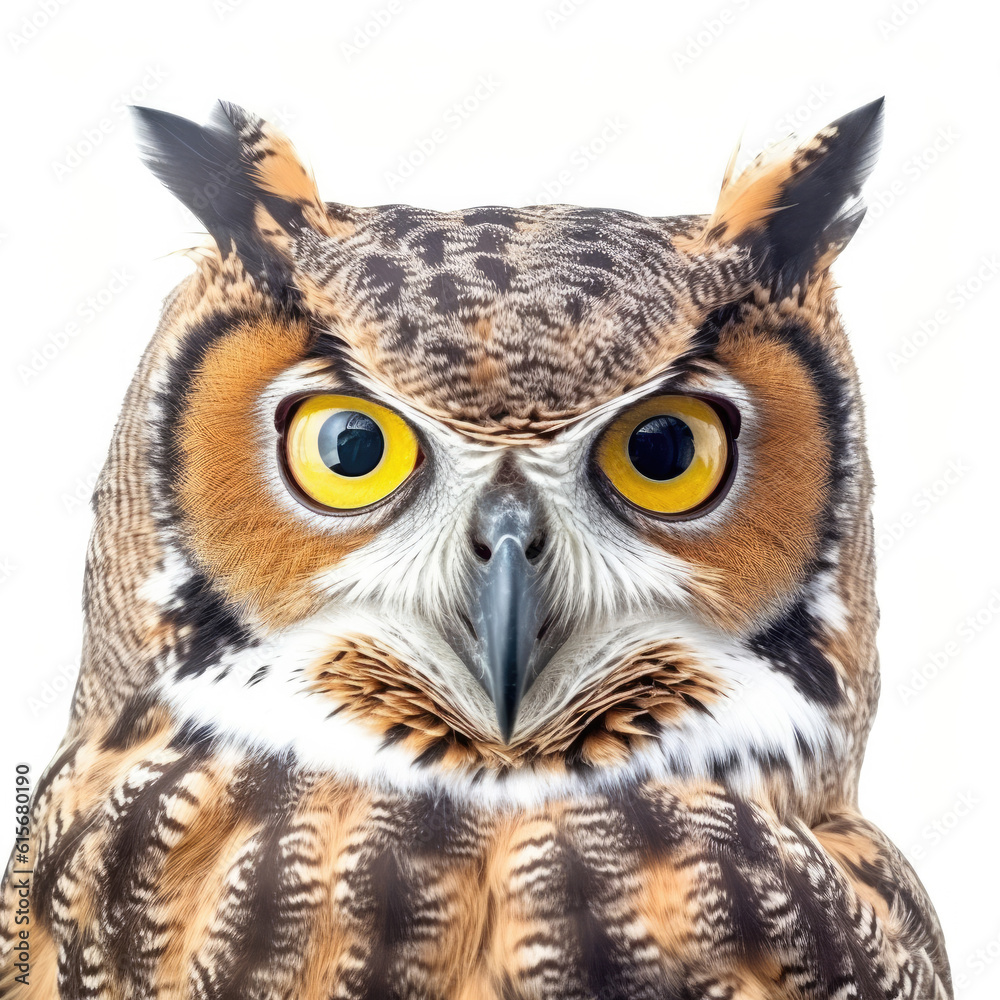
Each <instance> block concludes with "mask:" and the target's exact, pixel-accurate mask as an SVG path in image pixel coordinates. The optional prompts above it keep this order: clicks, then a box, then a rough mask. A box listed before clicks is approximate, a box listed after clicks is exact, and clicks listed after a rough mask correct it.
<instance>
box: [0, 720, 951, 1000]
mask: <svg viewBox="0 0 1000 1000" xmlns="http://www.w3.org/2000/svg"><path fill="white" fill-rule="evenodd" d="M203 736H204V734H199V733H196V732H194V733H192V732H187V733H183V732H182V733H179V732H178V731H177V730H176V729H175V728H174V727H173V726H172V725H170V723H169V720H168V719H167V717H166V715H165V714H164V713H161V712H158V711H154V712H151V713H150V714H149V715H148V716H147V717H146V718H145V719H144V720H143V722H142V724H141V725H138V726H135V727H132V728H131V729H130V730H128V731H124V732H122V731H117V732H116V731H113V730H109V731H108V732H107V733H105V734H104V737H103V739H101V740H100V741H99V742H97V743H93V742H87V741H85V740H80V741H74V742H72V743H70V744H68V745H67V746H66V748H65V750H64V752H63V753H62V754H61V755H60V756H59V757H58V758H57V759H56V760H55V761H54V762H53V764H52V766H51V768H50V770H49V772H48V773H47V775H46V777H45V779H44V782H43V784H42V786H40V788H39V790H38V793H37V796H36V802H35V816H34V821H35V823H36V825H37V828H38V830H39V831H41V834H40V837H39V839H38V840H37V843H36V846H35V855H34V857H33V859H32V866H33V868H34V873H35V874H34V886H35V891H34V896H33V898H34V899H35V900H37V901H39V902H37V903H36V904H35V905H36V906H38V907H39V909H38V912H36V913H35V914H34V917H35V918H36V923H37V925H38V926H39V927H42V926H45V927H48V928H49V930H48V931H47V932H46V934H45V935H44V936H42V935H41V934H36V937H35V938H33V943H32V948H33V949H34V953H33V972H32V985H31V987H30V988H27V989H25V988H22V987H21V986H19V985H18V984H16V983H13V984H12V981H11V979H10V978H7V979H6V980H5V981H4V982H3V984H2V985H3V986H4V987H5V989H4V995H6V996H8V997H10V998H11V1000H14V998H25V997H37V998H42V997H45V998H48V997H51V996H54V995H55V993H54V988H55V984H56V982H58V984H59V990H60V995H61V996H64V997H108V998H112V997H155V998H157V1000H167V998H177V1000H180V998H182V997H183V998H189V997H190V998H206V1000H207V998H223V997H227V998H228V997H232V998H236V997H254V998H261V1000H264V998H279V997H297V998H302V1000H313V998H327V997H330V998H344V1000H346V998H358V1000H361V998H368V1000H375V998H395V997H398V998H404V997H407V998H413V1000H418V998H419V1000H425V998H426V1000H431V998H441V1000H444V998H448V1000H492V998H496V1000H501V998H503V1000H515V998H518V1000H521V998H523V1000H529V998H531V1000H536V998H551V1000H569V998H579V1000H613V998H620V1000H637V998H649V1000H654V998H655V1000H665V998H671V1000H673V998H676V1000H682V998H685V1000H696V998H710V997H711V998H715V997H724V998H729V1000H736V998H746V1000H750V998H755V1000H756V998H760V1000H763V998H769V1000H777V998H785V997H787V998H789V1000H791V998H799V997H816V998H820V997H822V998H826V997H840V996H844V997H847V996H857V997H865V998H874V997H879V998H881V997H885V998H888V997H893V998H901V997H910V998H915V997H921V998H924V997H938V996H941V997H944V996H945V995H946V994H945V992H944V990H943V985H942V984H941V983H940V982H939V981H938V980H937V978H936V976H935V972H934V968H935V966H936V965H937V963H938V962H939V961H940V958H941V956H940V955H939V954H938V951H937V949H938V946H937V944H936V943H935V931H934V928H933V927H932V926H929V925H927V924H926V923H925V922H924V921H923V920H922V919H921V918H920V916H919V912H920V911H921V910H922V907H921V906H919V905H917V906H914V903H915V902H919V901H920V900H921V899H922V890H921V889H920V886H919V883H917V882H916V881H915V879H914V878H913V877H912V875H911V874H910V872H909V869H908V868H907V866H906V864H905V862H904V861H903V860H902V859H901V857H900V855H899V854H898V852H896V850H895V849H894V848H893V847H892V846H891V845H890V844H889V843H888V841H887V840H886V839H885V838H884V837H883V836H882V835H881V834H880V833H879V831H877V830H876V829H875V828H874V827H872V826H871V825H870V824H868V823H867V822H865V821H864V820H863V819H861V818H860V817H859V816H858V815H857V814H855V813H852V812H844V813H842V814H840V815H834V816H831V817H829V818H828V819H827V820H826V821H825V822H823V823H822V824H820V825H818V826H816V827H815V828H813V829H809V828H807V827H806V825H805V824H804V823H802V822H801V821H799V820H796V819H795V818H794V817H780V816H778V815H776V814H775V813H774V812H772V811H769V810H768V809H766V808H764V807H763V806H761V805H758V804H755V803H753V802H751V801H747V800H746V799H744V798H740V797H737V796H736V795H734V794H733V793H731V792H729V791H727V789H726V787H725V785H724V784H716V783H710V782H699V783H687V784H681V783H673V784H671V783H664V782H647V783H643V784H637V785H635V786H633V787H623V788H621V789H619V790H618V791H616V792H614V793H607V794H601V795H591V796H588V797H580V798H578V799H573V800H554V801H549V802H546V803H544V804H539V805H538V806H536V807H534V808H521V809H517V810H512V809H502V808H495V809H482V808H475V807H473V806H471V805H469V804H468V803H465V804H463V803H461V802H457V801H455V800H453V799H450V798H449V797H448V796H446V795H433V796H432V795H429V794H428V795H416V794H414V795H400V794H396V795H393V794H384V795H380V794H377V793H374V792H373V791H372V790H371V789H370V788H367V789H366V788H363V787H361V786H360V785H359V784H357V783H355V782H352V781H347V780H336V779H335V778H333V777H331V776H330V775H325V776H324V775H322V774H317V773H315V772H312V773H311V772H309V771H306V770H303V769H301V768H300V767H298V766H297V765H296V762H295V761H294V760H292V759H289V758H282V757H278V756H257V755H252V754H248V753H246V752H245V751H242V752H241V751H239V750H238V749H236V748H235V747H228V748H227V747H220V746H215V745H213V743H212V742H211V741H210V740H205V739H204V738H203ZM11 891H12V889H11V887H10V886H8V894H9V893H10V892H11ZM5 905H6V906H8V907H9V906H11V900H10V899H7V900H5ZM904 913H908V914H909V916H903V914H904ZM12 930H13V928H12V927H8V928H7V932H6V933H7V935H8V937H7V939H6V941H5V944H6V945H7V946H8V947H9V945H10V933H11V931H12Z"/></svg>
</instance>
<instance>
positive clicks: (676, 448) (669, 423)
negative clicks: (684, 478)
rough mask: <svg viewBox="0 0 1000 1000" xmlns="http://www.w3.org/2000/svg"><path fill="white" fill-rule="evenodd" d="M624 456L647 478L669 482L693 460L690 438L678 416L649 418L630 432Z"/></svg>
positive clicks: (692, 441)
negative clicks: (626, 451) (626, 454)
mask: <svg viewBox="0 0 1000 1000" xmlns="http://www.w3.org/2000/svg"><path fill="white" fill-rule="evenodd" d="M628 457H629V458H630V459H631V460H632V464H633V465H634V466H635V469H636V471H637V472H638V473H640V474H641V475H643V476H645V477H646V478H647V479H655V480H658V481H662V480H664V479H673V478H674V477H675V476H679V475H680V474H681V473H682V472H683V471H684V470H685V469H686V468H687V467H688V466H689V465H690V464H691V463H692V462H693V461H694V435H693V434H692V433H691V428H690V427H688V425H687V424H686V423H684V421H683V420H681V418H680V417H672V416H669V415H664V416H661V417H651V418H650V419H649V420H644V421H643V422H642V423H641V424H639V426H638V427H636V429H635V430H634V431H632V436H631V437H630V438H629V439H628Z"/></svg>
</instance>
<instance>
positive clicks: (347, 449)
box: [285, 395, 420, 510]
mask: <svg viewBox="0 0 1000 1000" xmlns="http://www.w3.org/2000/svg"><path fill="white" fill-rule="evenodd" d="M419 454H420V449H419V446H418V444H417V438H416V436H415V435H414V433H413V431H412V430H411V429H410V428H409V426H408V425H407V424H406V422H405V421H404V420H403V419H402V418H401V417H399V416H398V415H397V414H395V413H393V412H392V411H391V410H387V409H386V408H385V407H384V406H379V405H378V404H377V403H372V402H371V401H369V400H367V399H358V398H356V397H354V396H326V395H321V396H309V397H308V398H306V399H304V400H302V402H300V403H299V404H298V406H297V407H296V408H295V409H294V411H293V412H292V415H291V419H290V420H289V422H288V428H287V431H286V433H285V463H286V467H287V470H288V472H289V473H290V474H291V477H292V479H293V480H294V482H295V484H296V485H297V486H298V488H299V489H300V490H301V491H302V492H303V493H304V494H305V495H306V496H307V497H308V498H309V499H310V500H312V501H314V502H315V503H317V504H320V505H322V506H323V507H327V508H329V509H331V510H356V509H357V508H359V507H367V506H368V505H369V504H373V503H375V502H376V501H378V500H381V499H383V498H384V497H387V496H388V495H389V494H390V493H392V491H393V490H395V489H396V488H397V487H399V486H400V485H401V484H402V483H403V481H404V480H405V479H406V478H407V476H409V475H410V473H411V472H413V470H414V469H415V468H416V466H417V461H418V458H419Z"/></svg>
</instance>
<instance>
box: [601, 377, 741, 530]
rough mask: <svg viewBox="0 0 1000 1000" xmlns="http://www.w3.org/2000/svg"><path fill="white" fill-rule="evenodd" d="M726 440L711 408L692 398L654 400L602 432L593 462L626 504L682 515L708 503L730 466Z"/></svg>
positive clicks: (639, 406) (661, 397)
mask: <svg viewBox="0 0 1000 1000" xmlns="http://www.w3.org/2000/svg"><path fill="white" fill-rule="evenodd" d="M730 451H731V445H730V437H729V434H728V433H727V431H726V426H725V424H724V423H723V421H722V418H721V417H720V416H719V414H718V412H717V411H716V410H715V408H714V407H713V406H711V405H709V404H708V403H706V402H705V401H704V400H702V399H697V398H695V397H694V396H656V397H654V398H653V399H647V400H645V402H642V403H640V404H639V405H638V406H635V407H633V408H632V409H631V410H628V411H627V412H626V413H623V414H622V415H621V416H620V417H619V418H618V419H617V420H616V421H615V422H614V423H613V424H611V426H610V427H609V428H608V429H607V430H606V431H605V432H604V435H603V437H602V438H601V441H600V443H599V444H598V448H597V463H598V465H599V466H600V467H601V469H602V470H603V471H604V474H605V475H606V476H607V477H608V479H610V480H611V484H612V485H613V486H614V488H615V489H616V490H618V492H619V493H621V495H622V496H623V497H625V499H626V500H630V501H631V502H632V503H634V504H635V505H636V506H638V507H643V508H645V509H646V510H650V511H655V512H656V513H659V514H684V513H687V512H688V511H692V510H694V509H695V508H697V507H700V506H702V505H703V504H704V503H705V502H706V501H708V500H710V499H711V498H712V496H713V494H715V492H716V490H718V488H719V486H720V484H721V483H722V482H723V480H724V479H725V478H726V474H727V472H728V471H729V470H730V468H731V464H732V463H731V461H730Z"/></svg>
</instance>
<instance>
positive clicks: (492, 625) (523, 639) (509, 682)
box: [472, 535, 543, 742]
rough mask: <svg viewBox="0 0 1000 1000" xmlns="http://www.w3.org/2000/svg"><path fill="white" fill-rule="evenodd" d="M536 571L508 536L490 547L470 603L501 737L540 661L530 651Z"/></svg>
mask: <svg viewBox="0 0 1000 1000" xmlns="http://www.w3.org/2000/svg"><path fill="white" fill-rule="evenodd" d="M540 596H541V595H540V594H539V584H538V575H537V573H536V572H535V571H534V568H533V567H532V566H531V565H530V563H529V562H528V560H527V559H526V558H525V554H524V546H523V544H522V543H521V541H520V539H518V538H515V537H513V536H512V535H506V536H505V537H503V538H501V539H500V540H499V542H498V544H497V546H496V548H494V549H493V552H492V555H491V556H490V560H489V565H488V567H487V570H486V573H485V576H484V578H483V580H482V582H481V584H480V587H479V593H478V600H477V601H476V603H475V605H474V607H473V608H472V611H473V614H474V618H473V621H474V622H475V621H477V622H478V627H477V632H481V635H482V657H483V660H482V662H483V667H485V671H484V678H483V679H484V680H485V682H486V683H485V685H484V686H485V687H486V690H487V692H488V693H489V695H490V697H491V698H492V699H493V704H494V705H495V706H496V713H497V724H498V725H499V727H500V732H501V733H502V734H503V738H504V739H505V740H506V741H508V742H509V741H510V735H511V733H512V732H513V730H514V723H515V722H516V720H517V710H518V708H519V707H520V704H521V699H522V698H523V697H524V694H525V692H526V691H527V690H528V688H529V687H530V686H531V683H532V681H534V679H535V677H536V676H537V674H538V672H539V671H540V670H541V667H542V666H543V664H539V663H538V658H537V657H535V656H533V653H534V651H535V639H536V638H537V635H538V632H539V630H540V628H541V625H542V620H541V616H542V611H541V609H542V602H541V600H540Z"/></svg>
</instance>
